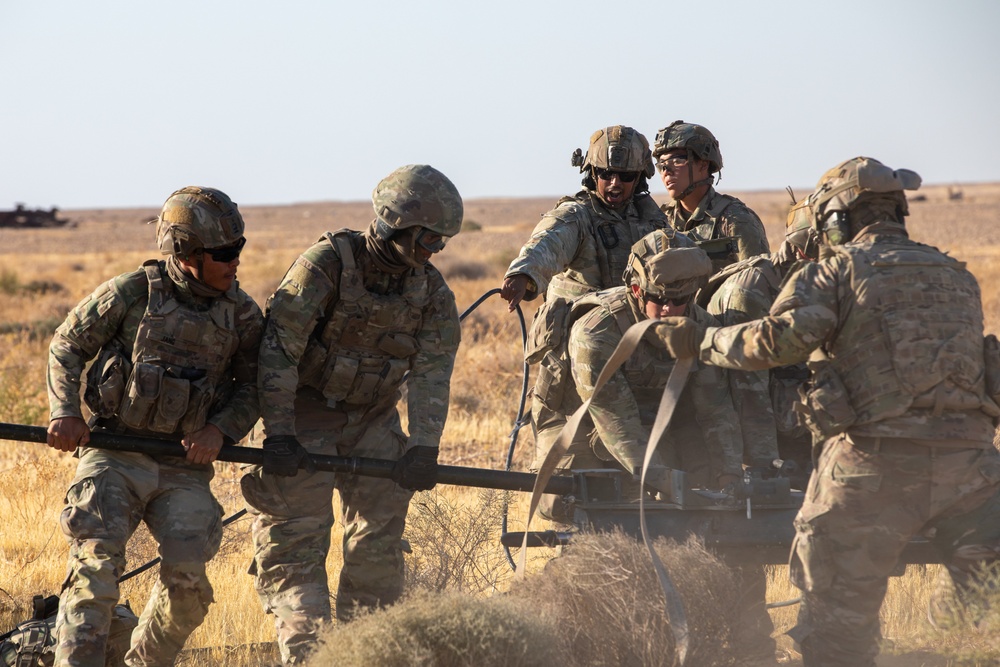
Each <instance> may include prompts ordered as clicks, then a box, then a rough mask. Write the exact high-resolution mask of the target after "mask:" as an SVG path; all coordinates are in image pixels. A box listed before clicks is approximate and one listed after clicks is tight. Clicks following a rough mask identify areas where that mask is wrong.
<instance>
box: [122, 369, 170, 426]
mask: <svg viewBox="0 0 1000 667" xmlns="http://www.w3.org/2000/svg"><path fill="white" fill-rule="evenodd" d="M162 384H163V368H161V367H160V366H155V365H153V364H146V363H141V362H140V363H137V364H136V365H135V366H134V367H133V368H132V374H131V376H130V377H129V381H128V389H127V392H126V394H125V398H124V399H123V400H122V406H121V409H120V410H119V411H118V420H119V421H121V423H123V424H124V425H125V426H128V427H129V428H133V429H136V430H140V431H141V430H145V429H146V428H148V424H149V421H150V414H151V413H152V411H153V406H154V405H156V399H157V398H158V397H159V396H160V387H161V385H162Z"/></svg>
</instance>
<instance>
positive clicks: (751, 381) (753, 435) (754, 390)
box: [729, 370, 778, 466]
mask: <svg viewBox="0 0 1000 667" xmlns="http://www.w3.org/2000/svg"><path fill="white" fill-rule="evenodd" d="M769 383H770V372H769V371H737V370H730V371H729V393H730V394H732V396H733V407H734V408H735V409H736V415H737V417H739V421H740V431H741V432H742V434H743V463H745V464H747V465H755V466H761V465H766V466H769V465H770V464H771V461H773V460H774V459H776V458H778V433H777V428H776V426H775V423H774V408H773V407H772V405H771V394H770V392H769V390H768V384H769Z"/></svg>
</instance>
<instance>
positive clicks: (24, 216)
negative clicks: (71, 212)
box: [0, 204, 69, 228]
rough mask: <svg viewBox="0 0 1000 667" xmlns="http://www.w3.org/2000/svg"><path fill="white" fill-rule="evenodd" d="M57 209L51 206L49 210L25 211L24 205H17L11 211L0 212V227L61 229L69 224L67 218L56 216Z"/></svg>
mask: <svg viewBox="0 0 1000 667" xmlns="http://www.w3.org/2000/svg"><path fill="white" fill-rule="evenodd" d="M58 213H59V209H58V208H56V207H55V206H53V207H52V208H51V209H50V210H48V211H46V210H44V209H40V208H39V209H34V210H31V209H27V208H24V204H18V205H17V208H15V209H14V210H13V211H0V227H20V228H28V227H63V226H65V225H66V224H68V223H69V220H68V219H67V218H60V217H58V216H57V214H58Z"/></svg>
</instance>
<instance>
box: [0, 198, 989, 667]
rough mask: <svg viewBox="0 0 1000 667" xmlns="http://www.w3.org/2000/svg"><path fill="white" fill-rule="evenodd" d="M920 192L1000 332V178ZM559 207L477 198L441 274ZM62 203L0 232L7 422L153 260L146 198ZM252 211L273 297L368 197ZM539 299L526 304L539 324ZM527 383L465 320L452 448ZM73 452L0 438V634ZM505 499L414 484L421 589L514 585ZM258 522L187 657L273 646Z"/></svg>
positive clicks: (222, 660) (43, 578)
mask: <svg viewBox="0 0 1000 667" xmlns="http://www.w3.org/2000/svg"><path fill="white" fill-rule="evenodd" d="M922 192H924V193H926V195H927V199H926V200H925V201H922V202H914V203H913V204H912V205H911V213H912V216H911V218H910V222H909V225H910V228H911V230H912V235H913V236H914V238H916V239H917V240H923V241H927V242H930V243H934V244H935V245H938V246H939V247H942V248H943V249H945V250H948V251H949V252H951V253H952V254H953V255H954V256H957V257H959V258H961V259H963V260H965V261H966V262H968V264H969V266H970V268H971V269H972V270H973V272H974V273H975V274H976V275H977V277H978V278H979V280H980V283H981V285H982V286H983V300H984V305H985V312H986V319H987V328H988V329H989V330H991V331H998V330H1000V290H997V289H996V288H995V287H994V285H996V284H998V280H1000V262H998V261H997V260H998V259H1000V257H998V255H1000V227H998V226H997V225H996V218H997V212H998V210H1000V185H979V186H967V187H966V188H965V197H964V198H963V199H962V200H961V201H957V202H955V201H949V200H948V199H947V196H946V190H945V188H944V187H943V186H942V187H937V188H935V187H929V188H925V190H924V191H922ZM740 196H741V198H742V199H744V201H746V202H747V203H748V204H750V205H751V206H752V207H754V208H755V210H757V211H758V213H759V214H760V215H761V218H762V219H763V220H764V222H765V226H766V228H767V230H768V234H769V237H770V239H771V243H772V247H776V246H777V243H778V241H779V240H780V238H781V235H782V234H783V231H784V214H785V210H786V207H787V197H788V196H787V194H785V193H783V192H780V191H776V192H762V193H747V194H744V195H740ZM553 202H554V198H552V199H531V200H482V201H473V202H468V204H467V212H466V213H467V217H469V218H472V219H474V220H476V221H477V223H479V224H480V225H481V227H482V228H481V230H479V231H467V232H463V233H462V234H460V235H459V236H458V237H456V238H455V239H454V240H453V241H452V242H451V243H449V245H448V248H447V249H446V250H445V251H444V252H443V253H442V254H441V255H440V256H439V261H437V262H436V264H437V265H438V266H439V268H440V269H441V270H442V272H443V273H444V274H445V276H446V277H447V278H448V279H449V284H450V285H451V287H452V288H453V290H454V291H455V293H456V297H457V301H458V306H459V309H460V310H462V309H464V308H466V307H467V306H468V305H470V304H471V303H472V302H473V301H475V300H476V299H477V298H478V297H479V296H480V295H482V294H483V293H485V292H486V291H488V290H490V289H493V288H495V287H498V286H499V284H500V280H501V277H502V275H503V272H504V270H505V268H506V266H507V264H508V262H509V261H510V259H511V258H512V257H513V256H514V255H515V254H516V252H517V250H518V248H519V247H520V245H521V243H523V242H524V240H525V239H527V237H528V235H529V234H530V232H531V229H532V227H533V226H534V224H535V222H536V221H537V220H538V217H539V216H540V215H541V214H542V213H543V212H544V211H545V210H547V209H548V208H549V207H550V206H551V204H552V203H553ZM66 214H67V215H68V216H69V217H71V218H73V219H74V220H76V221H77V223H78V225H77V227H75V228H72V229H68V228H66V229H36V230H9V229H0V313H2V316H0V421H5V422H20V423H30V424H38V425H42V424H45V423H46V421H47V411H48V406H47V401H46V394H45V362H46V355H47V345H48V339H49V337H50V336H51V332H52V330H53V329H54V327H55V326H56V325H57V324H58V323H59V322H60V321H61V320H62V318H63V317H64V316H65V314H66V312H67V311H68V309H69V308H70V307H72V306H73V305H74V304H75V303H76V302H77V301H79V300H80V299H81V298H83V297H84V296H86V295H87V294H89V293H90V292H91V291H93V290H94V289H95V288H96V287H97V286H98V285H99V284H100V283H101V282H102V281H104V280H107V279H109V278H111V277H112V276H114V275H116V274H118V273H121V272H123V271H128V270H132V269H135V268H136V267H138V266H139V265H140V264H141V262H142V261H143V260H144V259H146V258H148V257H155V256H157V253H156V249H155V247H154V244H153V239H152V237H153V229H152V228H151V227H149V226H146V225H145V224H143V223H144V221H146V220H148V219H149V218H151V217H152V216H153V215H155V211H154V210H153V209H125V210H103V211H96V210H95V211H67V212H66ZM244 214H245V217H246V220H247V224H248V236H249V240H250V242H249V245H248V246H247V250H246V252H245V254H244V256H243V264H242V266H241V267H240V281H241V285H242V286H243V287H244V289H246V290H247V292H248V293H250V294H251V295H252V296H253V297H254V298H255V299H257V300H258V302H259V303H261V305H263V303H264V301H265V300H266V298H267V296H268V295H269V294H270V293H271V291H272V290H273V289H274V287H275V286H276V285H277V284H278V281H279V280H280V279H281V276H282V275H283V273H284V271H285V269H286V268H287V267H288V265H289V264H290V263H291V262H292V260H293V259H294V258H295V256H296V255H297V254H298V253H299V252H301V250H302V249H304V248H305V247H306V246H307V245H308V244H309V243H311V242H312V241H314V240H316V239H318V238H319V237H320V236H321V235H322V233H323V232H324V231H326V230H335V229H338V228H340V227H351V228H354V229H362V228H364V227H365V226H367V224H368V221H369V219H370V215H371V209H370V206H369V205H367V204H363V203H330V202H325V203H323V202H321V203H313V204H302V205H295V206H286V207H248V208H246V210H245V211H244ZM534 307H535V306H534V304H526V308H525V310H526V313H525V315H526V317H527V319H528V321H529V322H530V318H531V315H532V313H533V309H534ZM520 390H521V347H520V332H519V325H518V320H517V317H516V316H515V315H513V314H508V313H507V312H506V308H505V306H504V304H502V302H501V301H500V300H499V298H498V297H496V296H494V297H491V298H490V299H488V300H487V301H486V302H485V303H484V304H483V305H482V306H481V307H480V308H479V309H478V310H477V311H476V312H475V313H473V314H472V315H470V316H469V318H468V320H467V321H466V323H465V325H464V326H463V345H462V348H461V350H460V352H459V357H458V360H457V364H456V371H455V376H454V380H453V384H452V409H451V413H450V416H449V419H448V423H447V426H446V429H445V435H444V439H443V442H442V461H443V462H445V463H450V464H460V465H470V466H477V467H489V468H501V467H502V466H503V462H504V459H505V457H506V453H507V447H508V442H509V434H510V431H511V429H512V427H513V425H514V424H513V423H514V415H515V411H516V409H517V402H518V400H517V399H518V396H519V393H520ZM532 447H533V443H532V439H531V433H530V429H524V430H522V431H521V434H520V440H519V443H518V446H517V450H516V454H515V458H514V461H515V469H521V470H523V469H524V468H525V467H526V466H527V465H528V463H529V461H530V459H531V454H532ZM75 463H76V462H75V460H74V459H72V458H71V457H69V456H67V455H63V454H60V453H57V452H54V451H52V450H49V449H48V448H45V447H43V446H41V445H32V444H17V443H3V446H2V449H0V512H2V515H3V516H4V523H5V529H4V530H3V531H2V532H0V630H2V629H5V628H9V627H12V626H13V625H14V623H15V622H16V621H18V620H21V619H23V618H26V617H27V616H28V615H30V604H31V597H32V595H34V594H36V593H53V592H57V591H58V590H59V587H60V584H61V582H62V579H63V577H64V575H65V563H66V556H67V546H66V543H65V539H64V538H63V535H62V533H61V531H60V529H59V527H58V514H59V511H60V510H61V508H62V498H63V494H64V493H65V489H66V486H67V485H68V483H69V480H70V479H71V477H72V474H73V470H74V468H75ZM217 470H218V474H217V476H216V480H215V482H214V483H213V486H214V489H215V492H216V494H217V495H218V497H219V499H220V501H221V502H222V503H223V506H224V507H225V508H226V512H227V514H231V513H233V512H236V511H238V510H240V509H241V508H242V499H241V497H240V494H239V489H238V480H239V476H240V471H239V469H238V467H237V466H234V465H230V464H220V465H218V466H217ZM500 501H501V495H500V494H494V495H492V496H489V495H486V496H484V495H483V494H480V492H478V491H475V490H467V489H459V488H448V489H444V488H439V489H437V490H435V491H434V492H431V493H428V494H419V495H418V496H417V497H416V500H415V503H414V506H413V515H412V517H411V520H410V525H409V528H408V533H407V537H408V539H409V540H410V541H411V543H412V544H413V554H412V556H411V557H410V558H409V562H408V567H409V575H408V576H409V581H410V583H411V584H412V585H413V587H414V588H418V589H427V590H439V589H444V590H445V591H454V590H456V589H458V590H461V591H464V592H465V593H467V594H468V595H472V596H475V597H482V596H486V595H491V594H493V593H494V592H496V591H500V592H503V591H506V590H508V589H509V588H510V586H511V582H510V573H509V569H505V568H506V567H507V566H506V564H505V561H506V559H505V557H504V556H503V554H502V552H501V551H500V547H499V546H498V542H497V539H496V538H497V536H498V534H499V524H498V520H499V519H498V516H499V514H498V513H499V508H500V507H501V503H500ZM512 502H513V507H512V509H511V512H510V517H511V525H510V529H511V530H518V529H520V527H521V522H523V518H524V517H525V514H526V509H527V508H526V498H525V494H515V495H514V497H513V498H512ZM248 529H249V525H248V523H247V522H245V521H238V522H236V523H235V524H233V525H232V526H231V527H230V528H228V529H227V532H226V538H225V539H226V541H225V543H224V545H223V549H222V552H221V553H220V555H219V556H218V557H217V558H216V559H215V560H214V561H213V562H212V563H211V564H210V567H209V573H210V576H211V578H212V582H213V585H214V587H215V597H216V600H217V602H216V604H215V605H214V606H213V607H212V609H211V611H210V613H209V616H208V618H207V620H206V622H205V624H204V625H203V626H202V627H201V628H199V630H198V631H197V632H196V633H195V634H194V635H193V636H192V638H191V640H190V642H189V647H191V648H192V649H198V648H199V647H204V650H202V651H199V652H192V653H190V654H187V656H186V657H185V661H187V663H188V664H209V663H211V664H225V665H233V666H236V665H256V664H268V661H273V659H274V655H273V652H272V650H271V645H270V642H271V641H272V640H273V629H272V622H271V619H270V618H269V617H266V616H264V614H263V613H262V612H261V611H260V605H259V603H258V601H257V598H256V594H255V593H254V591H253V590H252V586H251V579H250V577H249V576H247V575H246V574H245V572H246V568H247V566H248V565H249V563H250V556H251V551H250V542H249V538H248V535H247V531H248ZM338 530H339V529H338ZM333 540H334V544H337V543H338V542H339V540H340V535H339V534H337V535H334V536H333ZM154 555H155V545H154V544H153V543H152V541H151V540H150V539H149V537H148V534H146V533H145V532H143V531H140V532H139V533H137V535H136V536H135V538H134V539H133V541H132V543H131V545H130V551H129V564H130V566H132V565H139V564H141V563H142V562H144V561H145V559H147V558H149V557H152V556H154ZM531 555H532V557H533V560H532V561H531V568H530V569H531V570H532V571H535V572H537V571H540V570H541V569H542V568H543V566H544V564H545V562H546V561H547V560H548V559H550V558H551V557H552V555H553V552H551V551H549V550H544V549H539V550H533V551H532V554H531ZM339 566H340V555H339V553H338V552H337V550H336V549H335V550H334V552H333V553H332V554H331V557H330V560H329V563H328V568H329V570H330V572H331V575H335V574H336V572H337V570H338V569H339ZM935 571H936V568H933V567H931V568H926V572H925V571H924V570H921V569H918V568H910V571H909V572H908V573H907V575H906V576H905V577H903V578H900V579H894V580H893V581H892V584H891V587H890V592H889V596H888V598H887V601H886V604H885V605H884V608H883V616H884V621H885V628H886V630H885V634H886V636H887V637H889V638H891V639H892V640H893V641H894V642H895V643H896V645H897V646H903V647H911V649H912V651H917V650H926V649H927V648H928V647H936V646H937V645H938V643H940V644H941V647H942V650H944V649H945V648H946V647H947V646H948V644H947V642H946V640H944V639H934V638H928V637H927V636H926V634H925V630H926V628H925V626H924V624H923V623H922V618H923V608H924V604H925V601H926V598H927V595H928V591H929V585H930V581H931V580H932V575H933V574H934V572H935ZM546 576H548V575H546ZM153 577H155V570H153V571H151V572H150V573H147V574H143V575H140V576H138V577H136V578H134V579H133V580H130V581H129V582H126V583H125V584H124V585H123V596H124V597H127V598H129V599H130V600H131V601H132V604H133V607H135V608H137V610H138V609H141V607H142V605H143V604H144V603H145V598H146V595H147V594H148V591H149V589H150V587H151V585H152V581H153ZM334 580H335V578H334ZM709 585H710V584H703V586H705V587H708V586H709ZM711 586H713V587H714V586H715V584H714V583H713V584H711ZM713 592H714V591H713ZM796 596H797V592H796V591H795V590H794V589H792V588H790V587H789V585H788V584H787V573H786V571H785V568H775V570H774V572H773V577H772V579H771V581H770V585H769V599H771V600H782V599H788V598H792V597H796ZM570 603H571V601H567V602H566V604H570ZM522 605H523V603H522ZM470 613H472V612H470ZM498 613H501V612H498ZM794 614H795V608H794V607H791V608H784V609H778V610H775V611H774V612H773V615H774V618H775V621H776V624H777V625H778V626H779V627H778V629H779V631H781V630H787V629H788V628H789V627H791V625H793V623H794ZM720 632H723V630H720ZM720 636H721V635H720ZM779 641H781V642H783V641H785V639H784V638H781V639H779ZM911 649H904V650H911ZM949 650H951V649H949ZM951 655H957V653H955V652H953V653H951ZM552 664H555V663H552ZM887 664H888V663H887ZM928 664H930V663H928Z"/></svg>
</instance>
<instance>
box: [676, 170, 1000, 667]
mask: <svg viewBox="0 0 1000 667" xmlns="http://www.w3.org/2000/svg"><path fill="white" fill-rule="evenodd" d="M919 183H920V178H919V176H917V174H915V173H914V172H911V171H908V170H904V169H901V170H897V171H893V170H892V169H890V168H888V167H886V166H884V165H883V164H881V163H880V162H878V161H877V160H873V159H871V158H862V157H859V158H854V159H851V160H848V161H846V162H844V163H842V164H840V165H838V166H837V167H834V168H833V169H831V170H830V171H828V172H827V173H826V174H825V175H824V176H823V177H822V179H820V182H819V184H818V186H817V189H816V191H815V192H814V193H813V194H812V195H811V197H810V205H811V209H812V215H813V217H814V222H815V225H816V227H817V229H818V231H819V232H820V234H821V238H822V242H823V248H822V252H821V259H820V261H819V262H818V263H816V264H805V265H804V266H803V267H802V268H800V269H799V270H798V271H797V272H796V273H794V274H793V275H792V276H791V277H790V278H789V280H788V281H786V283H785V285H784V287H783V288H782V290H781V292H780V294H779V295H778V298H777V300H776V301H775V303H774V305H773V306H772V308H771V312H770V315H769V316H767V317H765V318H762V319H759V320H755V321H752V322H748V323H745V324H741V325H737V326H731V327H723V328H715V327H710V328H708V329H707V330H699V329H698V327H696V326H692V325H691V324H690V323H688V322H687V321H685V320H676V321H671V322H670V323H669V324H666V325H664V326H661V327H660V328H659V330H658V333H659V334H660V336H661V338H662V339H663V342H664V343H665V345H666V346H667V348H668V349H670V350H672V351H673V352H674V354H676V355H681V356H683V355H692V354H697V355H698V356H699V357H700V359H701V360H703V361H706V362H708V363H714V364H719V365H722V366H725V367H729V368H743V369H749V370H753V369H760V368H768V367H773V366H775V365H778V364H787V363H795V362H800V361H803V360H805V359H806V358H807V357H808V358H810V361H809V365H810V368H811V370H812V380H811V383H810V388H809V391H808V394H807V396H806V399H805V404H806V408H807V412H808V414H807V417H808V421H809V423H810V426H811V428H813V429H814V430H815V431H816V433H817V434H818V435H820V436H821V437H822V438H824V439H825V442H823V445H822V453H821V454H820V456H819V460H818V464H817V468H816V470H815V471H814V472H813V475H812V478H811V479H810V482H809V488H808V489H807V492H806V498H805V503H804V504H803V506H802V509H801V510H800V512H799V515H798V517H797V518H796V521H795V526H796V537H795V542H794V544H793V547H792V554H791V567H790V573H791V578H792V581H793V583H794V584H795V585H796V586H797V587H799V588H800V589H802V591H803V605H802V608H801V610H800V612H799V622H798V624H797V625H796V627H795V628H793V630H792V631H790V632H789V634H791V635H792V636H793V638H795V639H796V640H797V641H798V642H799V644H800V646H801V648H802V654H803V659H804V664H805V665H807V667H816V666H817V665H822V666H840V665H843V666H845V667H846V666H851V667H870V666H872V665H874V664H875V656H876V654H877V653H878V640H879V636H880V632H879V608H880V606H881V604H882V599H883V598H884V596H885V591H886V586H887V581H888V577H889V574H890V573H891V572H892V571H893V570H894V568H895V567H896V564H897V562H898V560H899V556H900V554H901V552H902V551H903V548H904V547H905V546H906V544H907V543H908V542H909V540H910V539H911V538H912V537H914V536H916V535H920V534H922V535H924V536H926V537H927V538H928V539H929V540H930V541H931V542H932V543H933V544H934V545H935V546H936V547H938V549H939V550H940V553H941V556H942V558H943V562H944V563H945V565H946V568H947V571H948V574H950V575H951V582H952V584H953V586H954V590H955V595H956V597H957V600H958V601H959V602H960V601H961V599H962V597H963V596H964V594H965V593H966V592H967V591H969V590H970V587H972V586H978V585H981V584H983V583H985V582H982V581H981V580H980V578H978V577H977V572H978V571H979V568H981V567H982V566H990V565H995V564H996V563H997V561H998V560H1000V452H998V451H997V450H996V448H995V447H994V446H993V437H994V432H995V427H996V425H997V418H998V416H1000V407H998V405H997V401H998V400H1000V349H998V348H1000V345H998V344H997V340H996V338H995V337H994V336H992V335H991V336H987V337H985V338H984V336H983V310H982V303H981V295H980V290H979V285H978V283H977V282H976V279H975V278H974V277H973V276H972V274H971V273H969V272H968V271H967V270H966V269H965V266H964V264H962V263H961V262H958V261H956V260H954V259H952V258H950V257H948V256H947V255H945V254H943V253H941V252H940V251H938V250H937V249H935V248H933V247H931V246H926V245H923V244H919V243H916V242H914V241H911V240H909V238H908V237H907V233H906V229H905V226H904V216H905V215H906V213H907V203H906V198H905V196H904V193H903V190H904V189H915V188H916V187H918V186H919ZM810 355H811V357H810Z"/></svg>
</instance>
